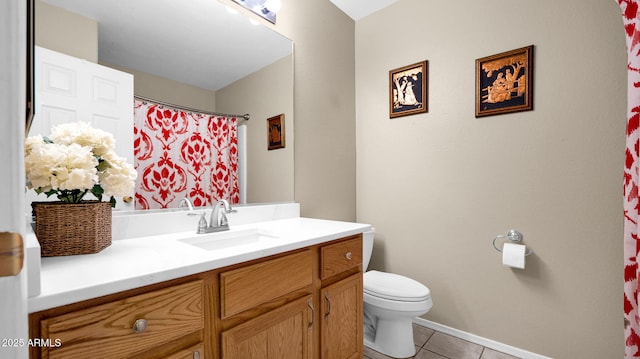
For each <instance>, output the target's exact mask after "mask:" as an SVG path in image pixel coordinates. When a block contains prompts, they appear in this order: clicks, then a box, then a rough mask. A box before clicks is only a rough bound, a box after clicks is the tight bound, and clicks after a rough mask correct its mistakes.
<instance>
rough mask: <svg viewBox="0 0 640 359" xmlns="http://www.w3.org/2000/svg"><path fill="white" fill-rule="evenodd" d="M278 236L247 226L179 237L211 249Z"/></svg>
mask: <svg viewBox="0 0 640 359" xmlns="http://www.w3.org/2000/svg"><path fill="white" fill-rule="evenodd" d="M275 238H278V237H277V236H275V235H273V234H269V233H266V232H265V231H262V230H260V229H259V228H248V229H241V230H233V229H230V230H228V231H222V232H214V233H205V234H195V235H193V236H192V237H189V238H184V239H180V241H181V242H184V243H187V244H190V245H192V246H196V247H199V248H202V249H206V250H209V251H213V250H216V249H224V248H230V247H236V246H241V245H247V244H253V243H258V242H260V241H268V240H273V239H275Z"/></svg>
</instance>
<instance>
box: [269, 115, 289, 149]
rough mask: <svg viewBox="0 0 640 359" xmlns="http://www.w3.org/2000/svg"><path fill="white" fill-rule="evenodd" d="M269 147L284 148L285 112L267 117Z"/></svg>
mask: <svg viewBox="0 0 640 359" xmlns="http://www.w3.org/2000/svg"><path fill="white" fill-rule="evenodd" d="M267 143H268V145H267V149H268V150H269V151H270V150H275V149H278V148H284V146H285V143H284V114H280V115H278V116H273V117H270V118H268V119H267Z"/></svg>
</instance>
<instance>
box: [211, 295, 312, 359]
mask: <svg viewBox="0 0 640 359" xmlns="http://www.w3.org/2000/svg"><path fill="white" fill-rule="evenodd" d="M312 303H313V301H312V297H311V296H307V297H303V298H300V299H298V300H296V301H293V302H291V303H289V304H286V305H284V306H282V307H279V308H277V309H274V310H272V311H270V312H268V313H265V314H263V315H261V316H259V317H256V318H254V319H251V320H249V321H247V322H244V323H242V324H240V325H238V326H236V327H234V328H231V329H229V330H226V331H224V332H222V358H223V359H231V358H237V359H249V358H259V359H276V358H277V359H302V358H312V356H313V355H312V350H313V348H312V347H313V346H312V345H311V343H312V340H313V337H312V332H313V320H314V318H313V316H314V315H313V306H312Z"/></svg>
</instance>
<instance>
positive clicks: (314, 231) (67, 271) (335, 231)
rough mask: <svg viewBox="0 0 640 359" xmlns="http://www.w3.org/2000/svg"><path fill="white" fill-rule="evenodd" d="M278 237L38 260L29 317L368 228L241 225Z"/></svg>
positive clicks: (152, 242)
mask: <svg viewBox="0 0 640 359" xmlns="http://www.w3.org/2000/svg"><path fill="white" fill-rule="evenodd" d="M249 228H259V230H260V231H263V232H264V233H270V234H271V233H272V234H274V235H275V236H276V237H275V238H269V239H267V240H261V241H258V242H254V243H249V244H241V245H236V246H230V247H228V248H223V249H216V250H211V251H210V250H205V249H202V248H199V247H196V246H194V245H191V244H188V243H184V242H182V241H180V240H178V239H177V238H179V237H187V236H188V237H193V236H195V230H193V231H190V232H184V233H183V232H181V233H172V234H164V235H155V236H148V237H139V238H130V239H122V240H114V241H113V243H112V244H111V246H109V247H107V248H106V249H104V250H103V251H102V252H100V253H97V254H86V255H77V256H66V257H46V258H42V261H41V271H40V282H41V288H40V294H39V295H37V296H35V297H31V298H29V302H28V303H29V304H28V307H29V313H33V312H38V311H41V310H45V309H49V308H53V307H57V306H61V305H65V304H70V303H74V302H78V301H82V300H86V299H91V298H96V297H100V296H103V295H107V294H112V293H116V292H120V291H124V290H128V289H133V288H138V287H142V286H146V285H149V284H154V283H159V282H163V281H167V280H171V279H175V278H180V277H184V276H188V275H191V274H196V273H200V272H205V271H208V270H212V269H216V268H221V267H225V266H229V265H233V264H237V263H241V262H245V261H249V260H253V259H257V258H261V257H266V256H270V255H274V254H278V253H284V252H287V251H291V250H295V249H299V248H303V247H307V246H311V245H314V244H319V243H323V242H327V241H331V240H334V239H338V238H341V237H345V236H349V235H354V234H358V233H362V232H364V231H367V230H369V229H370V228H371V226H369V225H368V224H362V223H352V222H340V221H330V220H321V219H311V218H303V217H296V218H289V219H281V220H273V221H266V222H258V223H251V224H243V225H235V226H234V225H231V230H232V231H240V230H243V229H249Z"/></svg>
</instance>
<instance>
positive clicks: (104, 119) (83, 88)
mask: <svg viewBox="0 0 640 359" xmlns="http://www.w3.org/2000/svg"><path fill="white" fill-rule="evenodd" d="M35 87H36V91H35V103H36V114H35V118H34V120H33V125H32V126H31V131H30V132H29V135H31V136H32V135H35V134H41V135H43V136H46V135H48V134H49V133H50V129H51V127H54V126H56V125H58V124H60V123H66V122H76V121H83V122H89V123H91V125H92V126H93V127H95V128H100V129H102V130H105V131H107V132H109V133H112V134H113V135H114V137H115V138H116V152H118V154H119V155H120V156H122V157H124V158H126V159H127V162H129V163H131V164H133V75H131V74H129V73H126V72H122V71H118V70H115V69H112V68H109V67H106V66H102V65H99V64H96V63H93V62H89V61H86V60H83V59H79V58H77V57H73V56H69V55H65V54H62V53H59V52H56V51H52V50H49V49H45V48H43V47H39V46H36V51H35ZM31 192H33V191H30V192H29V193H28V194H27V201H28V202H29V203H30V201H33V200H36V198H37V199H38V200H44V199H43V198H41V197H44V195H40V196H38V197H37V196H36V195H35V193H31ZM132 195H133V194H132ZM117 200H118V207H119V208H129V207H130V208H133V203H129V204H127V203H125V202H124V201H121V200H120V199H117Z"/></svg>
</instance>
